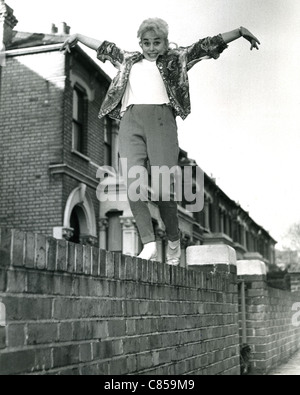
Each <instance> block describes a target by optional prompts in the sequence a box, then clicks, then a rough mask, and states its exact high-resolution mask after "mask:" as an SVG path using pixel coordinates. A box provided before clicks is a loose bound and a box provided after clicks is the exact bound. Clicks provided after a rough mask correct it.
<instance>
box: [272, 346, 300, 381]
mask: <svg viewBox="0 0 300 395" xmlns="http://www.w3.org/2000/svg"><path fill="white" fill-rule="evenodd" d="M268 376H300V351H298V352H297V353H296V354H295V355H293V356H292V357H291V358H290V359H289V360H288V361H287V362H286V363H283V364H282V365H279V366H277V368H275V369H273V370H272V371H271V372H270V373H268Z"/></svg>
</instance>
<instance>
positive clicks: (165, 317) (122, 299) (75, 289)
mask: <svg viewBox="0 0 300 395" xmlns="http://www.w3.org/2000/svg"><path fill="white" fill-rule="evenodd" d="M235 277H236V276H235V275H232V274H230V273H222V272H215V273H208V272H195V271H192V270H187V269H184V268H179V267H175V268H174V267H170V266H168V265H165V264H159V263H154V262H147V261H141V260H137V259H134V258H131V257H125V256H122V255H119V254H112V253H109V252H105V251H103V250H99V249H96V248H93V247H83V246H81V245H74V244H70V243H67V242H65V241H57V240H54V239H52V238H46V237H44V236H40V235H35V234H33V233H24V232H21V231H17V230H14V231H11V230H7V229H2V230H1V232H0V302H2V303H3V304H4V305H5V307H6V327H5V328H3V327H2V328H0V374H95V375H104V374H110V375H114V374H117V375H119V374H162V375H171V374H179V375H180V374H191V375H201V374H210V375H216V374H233V375H235V374H236V375H237V374H239V371H240V367H239V338H238V321H237V286H236V283H235V282H234V281H235Z"/></svg>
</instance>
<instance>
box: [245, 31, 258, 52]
mask: <svg viewBox="0 0 300 395" xmlns="http://www.w3.org/2000/svg"><path fill="white" fill-rule="evenodd" d="M240 33H241V36H242V37H244V39H246V40H247V41H249V42H250V44H251V48H250V49H251V51H252V49H253V48H256V49H259V48H258V45H260V42H259V40H258V39H257V38H256V37H255V36H254V35H253V34H252V33H251V32H249V30H248V29H246V28H245V27H241V28H240Z"/></svg>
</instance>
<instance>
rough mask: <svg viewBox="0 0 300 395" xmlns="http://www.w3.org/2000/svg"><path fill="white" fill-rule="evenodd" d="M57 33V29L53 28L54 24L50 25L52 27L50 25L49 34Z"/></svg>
mask: <svg viewBox="0 0 300 395" xmlns="http://www.w3.org/2000/svg"><path fill="white" fill-rule="evenodd" d="M57 32H58V29H57V27H56V26H55V24H54V23H52V25H51V34H56V33H57Z"/></svg>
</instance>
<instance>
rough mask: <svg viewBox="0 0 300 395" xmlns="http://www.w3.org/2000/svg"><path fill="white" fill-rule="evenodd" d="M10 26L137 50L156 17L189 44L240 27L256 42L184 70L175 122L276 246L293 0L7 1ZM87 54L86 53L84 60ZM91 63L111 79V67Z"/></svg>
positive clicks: (296, 102) (298, 60)
mask: <svg viewBox="0 0 300 395" xmlns="http://www.w3.org/2000/svg"><path fill="white" fill-rule="evenodd" d="M7 4H8V5H9V6H10V7H12V8H13V9H14V11H15V16H16V17H17V19H18V20H19V23H18V25H17V27H16V28H15V29H16V30H20V31H27V32H39V33H43V32H45V33H47V32H49V33H50V30H51V24H52V23H55V24H57V25H58V24H59V23H60V22H62V21H65V22H67V24H68V25H70V26H71V33H81V34H84V35H87V36H91V37H95V38H98V39H99V40H109V41H113V42H115V43H116V44H117V45H118V46H120V47H121V48H123V49H126V50H139V49H140V48H139V46H138V40H137V38H136V33H137V30H138V27H139V25H140V23H141V22H142V21H143V20H144V19H146V18H150V17H160V18H163V19H165V20H166V21H167V22H168V24H169V28H170V36H169V39H170V41H172V42H176V43H177V44H178V45H182V46H184V45H190V44H192V43H194V42H196V41H197V40H198V39H200V38H204V37H206V36H213V35H216V34H219V33H224V32H227V31H230V30H233V29H236V28H238V27H240V26H244V27H246V28H247V29H249V30H250V31H251V32H252V33H253V34H254V35H255V36H256V37H258V39H259V40H260V41H261V46H260V49H259V51H256V50H253V51H250V44H249V43H248V42H247V41H246V40H244V39H239V40H236V41H234V42H233V43H230V44H229V48H228V49H227V50H225V51H224V52H223V54H222V55H221V57H220V58H219V59H217V60H204V61H202V62H200V63H198V64H197V65H196V66H194V68H193V69H192V70H191V71H190V72H189V78H190V85H191V88H190V92H191V101H192V113H191V115H190V116H189V117H188V118H187V119H186V120H185V121H182V120H180V119H178V128H179V143H180V146H181V148H182V149H184V150H185V151H187V152H188V155H189V157H190V158H193V159H195V160H196V161H197V163H198V165H199V166H200V167H201V168H202V169H203V170H204V171H205V172H206V173H207V174H208V175H210V176H213V177H214V178H215V179H216V181H217V184H218V185H219V187H220V188H221V189H222V190H223V191H224V192H225V193H226V194H227V195H228V196H229V197H230V198H231V199H233V200H235V201H236V202H239V203H240V204H241V206H242V207H243V208H244V209H245V210H246V211H249V214H250V216H251V217H252V218H253V219H254V221H256V222H257V223H258V224H260V225H261V226H263V227H264V228H265V229H266V230H267V231H269V232H270V234H271V236H272V237H274V238H275V239H276V240H277V241H278V242H279V244H278V245H279V247H282V245H283V244H284V243H285V242H284V241H283V238H284V235H285V234H286V232H287V230H288V228H289V226H290V225H292V224H293V223H295V222H298V221H300V210H299V207H298V204H299V202H300V182H299V178H300V177H299V174H298V173H299V169H300V154H299V153H300V133H299V131H300V127H299V125H300V122H299V121H300V89H299V88H300V72H299V70H300V51H299V49H300V48H299V45H300V44H299V37H300V23H299V20H300V1H298V0H147V1H145V0H107V1H101V0H85V1H84V2H83V1H77V0H51V1H47V2H46V1H40V0H26V1H24V0H7ZM93 55H94V54H92V56H93ZM99 64H100V66H101V67H102V68H103V69H104V71H106V72H107V73H108V74H109V75H110V76H111V77H113V76H114V75H115V73H116V72H115V70H114V68H113V67H112V66H111V65H107V64H105V65H103V64H102V63H100V62H99Z"/></svg>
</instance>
